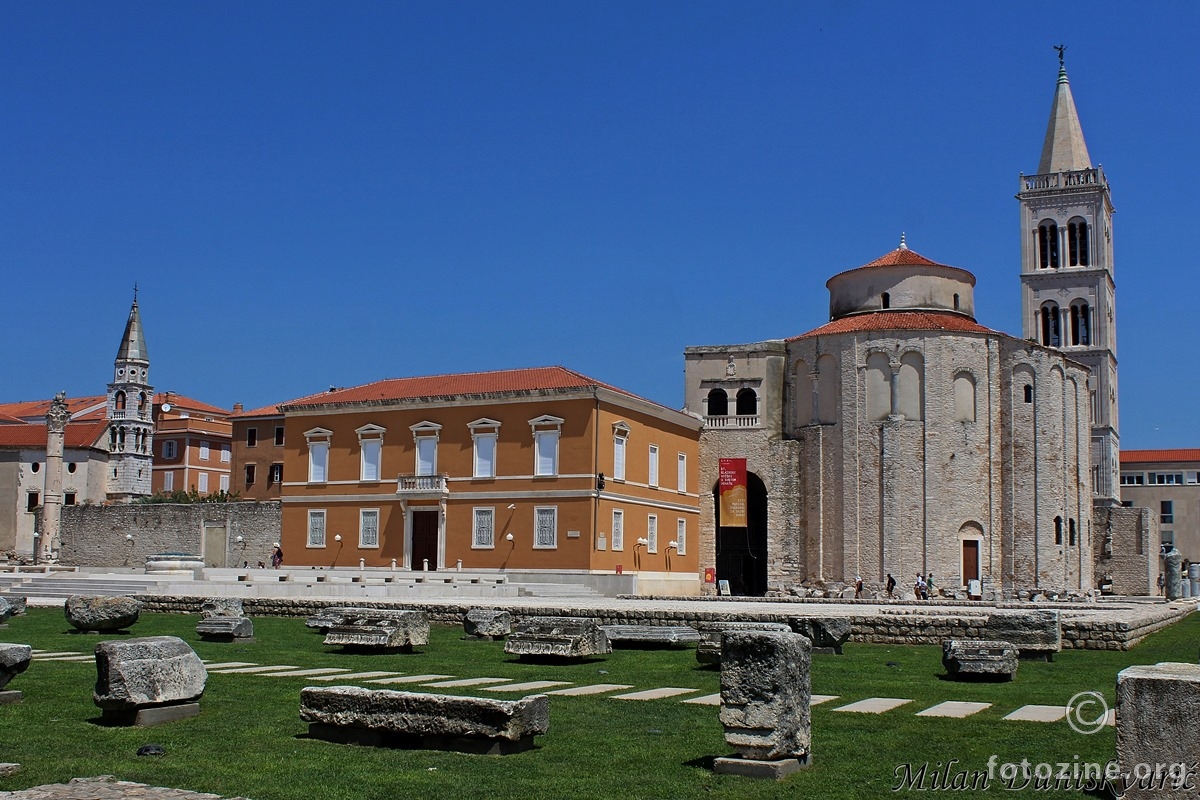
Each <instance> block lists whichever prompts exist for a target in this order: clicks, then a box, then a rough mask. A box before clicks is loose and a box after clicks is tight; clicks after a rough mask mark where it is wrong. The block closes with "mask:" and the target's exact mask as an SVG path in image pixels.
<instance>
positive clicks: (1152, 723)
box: [1077, 663, 1200, 800]
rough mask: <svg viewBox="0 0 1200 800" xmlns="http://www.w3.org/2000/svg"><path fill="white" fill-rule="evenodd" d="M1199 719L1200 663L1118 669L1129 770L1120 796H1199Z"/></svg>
mask: <svg viewBox="0 0 1200 800" xmlns="http://www.w3.org/2000/svg"><path fill="white" fill-rule="evenodd" d="M1197 721H1200V665H1197V664H1175V663H1165V664H1155V665H1153V666H1150V665H1144V666H1136V667H1129V668H1127V669H1123V670H1121V671H1120V672H1119V673H1117V760H1118V761H1119V762H1120V763H1121V773H1122V774H1129V776H1130V777H1128V778H1126V779H1125V787H1124V789H1125V793H1124V794H1122V795H1121V797H1124V798H1128V800H1149V798H1154V800H1175V799H1176V798H1180V800H1182V798H1194V797H1195V796H1196V783H1197V781H1200V775H1197V773H1196V771H1195V769H1194V768H1193V765H1194V764H1196V763H1197V762H1200V737H1197V735H1196V724H1197ZM1077 722H1079V723H1080V724H1086V723H1087V722H1088V720H1077ZM1118 788H1120V787H1118Z"/></svg>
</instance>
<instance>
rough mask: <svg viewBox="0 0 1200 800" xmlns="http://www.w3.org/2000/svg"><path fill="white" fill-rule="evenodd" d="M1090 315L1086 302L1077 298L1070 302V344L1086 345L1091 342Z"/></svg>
mask: <svg viewBox="0 0 1200 800" xmlns="http://www.w3.org/2000/svg"><path fill="white" fill-rule="evenodd" d="M1091 323H1092V315H1091V313H1090V311H1089V309H1088V304H1087V303H1086V302H1085V301H1083V300H1077V301H1075V302H1074V303H1072V304H1071V344H1073V345H1088V344H1091V343H1092V331H1091V327H1092V324H1091Z"/></svg>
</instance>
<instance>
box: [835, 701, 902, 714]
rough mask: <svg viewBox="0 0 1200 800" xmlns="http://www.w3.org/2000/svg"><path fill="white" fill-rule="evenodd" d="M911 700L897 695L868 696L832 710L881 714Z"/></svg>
mask: <svg viewBox="0 0 1200 800" xmlns="http://www.w3.org/2000/svg"><path fill="white" fill-rule="evenodd" d="M911 702H912V700H902V699H900V698H898V697H868V698H867V699H866V700H859V701H858V702H857V703H851V704H850V705H848V706H841V707H840V708H835V709H834V711H850V712H853V713H855V714H883V713H885V712H887V711H891V710H892V709H893V708H899V707H900V706H902V705H904V704H905V703H911Z"/></svg>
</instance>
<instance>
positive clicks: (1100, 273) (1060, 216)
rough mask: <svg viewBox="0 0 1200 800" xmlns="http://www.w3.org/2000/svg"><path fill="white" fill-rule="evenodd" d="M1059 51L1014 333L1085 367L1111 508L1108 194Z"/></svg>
mask: <svg viewBox="0 0 1200 800" xmlns="http://www.w3.org/2000/svg"><path fill="white" fill-rule="evenodd" d="M1055 49H1056V50H1058V83H1057V85H1056V87H1055V90H1054V103H1053V105H1052V106H1051V108H1050V124H1049V126H1048V127H1047V128H1046V139H1045V141H1044V143H1043V144H1042V158H1041V161H1040V162H1039V163H1038V169H1037V174H1036V175H1024V174H1023V175H1021V177H1020V188H1019V190H1018V192H1017V200H1018V201H1020V204H1021V309H1022V320H1023V321H1022V329H1023V335H1024V336H1025V338H1027V339H1032V340H1034V341H1037V342H1039V343H1041V344H1044V345H1046V346H1048V347H1054V348H1057V349H1060V350H1062V351H1063V352H1065V353H1067V354H1068V355H1069V356H1070V357H1071V358H1072V359H1074V360H1076V361H1079V362H1081V363H1083V364H1086V365H1087V367H1088V368H1089V369H1090V370H1091V377H1090V378H1089V380H1088V387H1087V390H1088V394H1089V397H1090V413H1091V426H1092V442H1091V450H1092V462H1091V467H1092V469H1091V483H1092V493H1093V497H1094V500H1095V502H1096V504H1098V505H1102V506H1112V505H1120V482H1119V472H1120V458H1119V453H1120V436H1119V434H1118V427H1117V417H1118V415H1117V396H1118V394H1117V323H1116V308H1115V290H1116V284H1115V283H1114V281H1113V244H1112V215H1113V205H1112V194H1111V193H1110V191H1109V187H1108V181H1107V179H1106V178H1105V176H1104V170H1103V169H1102V168H1100V167H1099V166H1095V167H1093V166H1092V161H1091V158H1090V157H1089V156H1088V151H1087V145H1086V144H1085V143H1084V140H1083V129H1082V127H1081V126H1080V124H1079V114H1078V112H1077V111H1076V110H1075V100H1074V98H1073V97H1072V96H1071V84H1070V83H1069V82H1068V80H1067V69H1066V66H1065V65H1064V61H1063V51H1065V50H1066V48H1065V47H1061V46H1060V47H1057V48H1055Z"/></svg>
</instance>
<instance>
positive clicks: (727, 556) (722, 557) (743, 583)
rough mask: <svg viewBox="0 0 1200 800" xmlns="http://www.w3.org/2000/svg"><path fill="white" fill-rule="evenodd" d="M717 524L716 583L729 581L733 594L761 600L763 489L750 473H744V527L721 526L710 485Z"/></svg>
mask: <svg viewBox="0 0 1200 800" xmlns="http://www.w3.org/2000/svg"><path fill="white" fill-rule="evenodd" d="M713 503H714V513H715V514H716V521H717V580H718V581H729V591H730V593H731V594H734V595H741V596H752V597H762V596H763V595H765V594H766V593H767V487H766V484H764V483H763V482H762V479H761V478H759V477H758V476H757V475H755V474H754V473H753V472H747V473H746V523H747V525H746V527H745V528H740V527H739V528H727V527H724V526H722V524H721V491H720V487H719V486H717V485H714V486H713Z"/></svg>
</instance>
